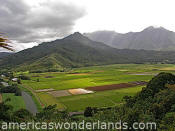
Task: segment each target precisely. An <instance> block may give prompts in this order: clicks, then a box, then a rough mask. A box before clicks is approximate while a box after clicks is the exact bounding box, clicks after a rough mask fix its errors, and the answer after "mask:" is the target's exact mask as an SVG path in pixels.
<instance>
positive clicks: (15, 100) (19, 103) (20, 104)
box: [2, 93, 26, 111]
mask: <svg viewBox="0 0 175 131" xmlns="http://www.w3.org/2000/svg"><path fill="white" fill-rule="evenodd" d="M2 98H3V101H5V100H6V99H7V98H10V99H11V101H9V102H7V104H9V105H12V106H13V111H17V110H19V109H21V108H23V109H25V108H26V107H25V103H24V100H23V98H22V96H15V95H14V93H3V94H2Z"/></svg>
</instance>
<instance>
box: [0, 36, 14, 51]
mask: <svg viewBox="0 0 175 131" xmlns="http://www.w3.org/2000/svg"><path fill="white" fill-rule="evenodd" d="M7 42H8V39H6V38H4V37H3V36H2V35H0V47H2V48H4V49H7V50H11V51H14V50H13V49H12V48H11V47H12V46H10V45H9V44H7Z"/></svg>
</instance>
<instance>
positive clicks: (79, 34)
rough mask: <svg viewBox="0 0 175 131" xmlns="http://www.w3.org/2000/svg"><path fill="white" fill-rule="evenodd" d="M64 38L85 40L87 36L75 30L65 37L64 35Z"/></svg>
mask: <svg viewBox="0 0 175 131" xmlns="http://www.w3.org/2000/svg"><path fill="white" fill-rule="evenodd" d="M64 39H68V40H87V39H88V38H87V37H86V36H84V35H82V34H81V33H79V32H75V33H73V34H71V35H69V36H67V37H65V38H64Z"/></svg>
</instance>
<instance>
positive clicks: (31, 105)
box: [22, 91, 38, 115]
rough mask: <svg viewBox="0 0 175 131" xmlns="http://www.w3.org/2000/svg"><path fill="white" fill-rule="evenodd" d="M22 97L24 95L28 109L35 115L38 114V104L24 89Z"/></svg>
mask: <svg viewBox="0 0 175 131" xmlns="http://www.w3.org/2000/svg"><path fill="white" fill-rule="evenodd" d="M22 97H23V99H24V102H25V104H26V108H27V110H28V111H30V112H31V113H32V114H33V115H36V113H37V112H38V110H37V107H36V104H35V103H34V101H33V99H32V97H31V96H30V95H29V94H28V93H26V92H24V91H22Z"/></svg>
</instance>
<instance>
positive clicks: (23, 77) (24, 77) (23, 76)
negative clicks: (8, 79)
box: [19, 75, 30, 80]
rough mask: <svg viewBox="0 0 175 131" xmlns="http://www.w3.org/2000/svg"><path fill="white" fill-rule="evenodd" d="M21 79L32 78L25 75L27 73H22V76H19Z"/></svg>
mask: <svg viewBox="0 0 175 131" xmlns="http://www.w3.org/2000/svg"><path fill="white" fill-rule="evenodd" d="M19 79H21V80H30V77H28V76H25V75H21V76H19Z"/></svg>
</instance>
